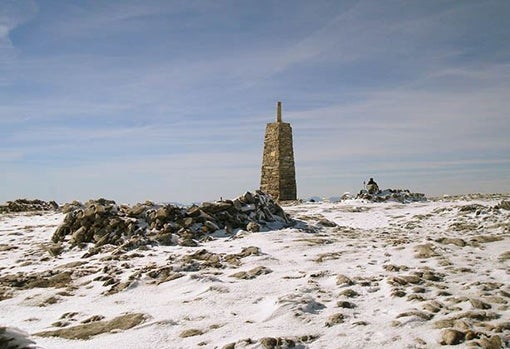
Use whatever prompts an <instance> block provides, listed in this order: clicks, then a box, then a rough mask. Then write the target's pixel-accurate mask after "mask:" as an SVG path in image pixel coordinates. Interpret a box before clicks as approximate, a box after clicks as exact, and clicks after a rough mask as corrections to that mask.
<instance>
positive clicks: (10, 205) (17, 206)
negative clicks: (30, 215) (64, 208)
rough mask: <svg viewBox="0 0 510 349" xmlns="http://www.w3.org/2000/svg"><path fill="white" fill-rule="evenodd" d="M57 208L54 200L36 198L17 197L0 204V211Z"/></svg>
mask: <svg viewBox="0 0 510 349" xmlns="http://www.w3.org/2000/svg"><path fill="white" fill-rule="evenodd" d="M57 209H58V204H57V203H56V202H55V201H50V202H46V201H42V200H38V199H36V200H28V199H18V200H14V201H7V202H6V203H5V205H0V213H10V212H31V211H55V210H57Z"/></svg>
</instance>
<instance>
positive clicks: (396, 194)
mask: <svg viewBox="0 0 510 349" xmlns="http://www.w3.org/2000/svg"><path fill="white" fill-rule="evenodd" d="M356 199H365V200H369V201H373V202H387V201H396V202H401V203H409V202H419V201H427V198H426V197H425V194H422V193H411V192H410V191H409V190H408V189H385V190H382V191H379V192H377V193H376V194H369V193H368V191H366V190H362V191H360V192H359V194H358V195H357V196H356Z"/></svg>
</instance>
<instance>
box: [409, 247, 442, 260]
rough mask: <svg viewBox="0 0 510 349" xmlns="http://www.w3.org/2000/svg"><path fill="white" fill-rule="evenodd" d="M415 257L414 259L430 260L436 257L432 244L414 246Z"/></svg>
mask: <svg viewBox="0 0 510 349" xmlns="http://www.w3.org/2000/svg"><path fill="white" fill-rule="evenodd" d="M414 249H415V252H416V254H415V257H416V258H430V257H436V256H438V254H437V253H436V251H435V247H434V245H433V244H430V243H428V244H423V245H417V246H415V248H414Z"/></svg>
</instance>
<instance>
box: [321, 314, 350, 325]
mask: <svg viewBox="0 0 510 349" xmlns="http://www.w3.org/2000/svg"><path fill="white" fill-rule="evenodd" d="M344 318H345V316H344V315H343V314H342V313H336V314H333V315H331V316H330V317H329V318H328V320H327V321H326V324H325V326H326V327H331V326H334V325H337V324H341V323H343V322H344Z"/></svg>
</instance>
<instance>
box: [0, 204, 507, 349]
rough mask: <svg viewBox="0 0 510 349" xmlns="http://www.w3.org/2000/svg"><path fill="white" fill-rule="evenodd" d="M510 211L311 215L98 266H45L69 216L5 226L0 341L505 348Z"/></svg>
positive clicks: (93, 260)
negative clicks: (4, 334) (14, 337)
mask: <svg viewBox="0 0 510 349" xmlns="http://www.w3.org/2000/svg"><path fill="white" fill-rule="evenodd" d="M508 199H509V196H508V195H507V196H505V195H495V196H494V195H493V196H477V197H455V198H443V199H437V200H430V201H427V202H420V203H411V204H400V203H371V202H364V201H360V200H347V201H343V202H339V203H302V204H298V205H292V206H286V207H284V209H285V211H286V212H287V213H288V214H289V215H290V216H291V217H292V218H293V219H295V220H296V221H297V224H296V225H295V226H294V227H293V228H286V229H283V230H276V231H263V232H259V233H251V232H246V231H238V232H237V233H236V234H235V235H233V236H229V237H219V238H214V239H211V241H208V242H202V243H201V244H200V246H198V247H182V246H152V247H146V248H139V249H136V250H132V251H129V252H126V253H119V252H118V250H116V249H115V248H114V247H112V248H111V249H110V251H106V252H103V253H100V254H95V255H92V256H84V255H85V253H86V251H87V250H86V249H78V248H76V247H74V248H69V247H66V248H65V249H64V251H63V252H62V253H60V254H59V255H58V256H56V257H53V256H52V254H51V253H49V251H48V243H49V242H50V239H51V236H52V234H53V232H54V231H55V229H56V227H57V226H58V225H59V224H60V223H61V222H62V220H63V218H64V214H61V213H38V214H34V213H24V214H2V215H0V287H1V288H0V329H1V326H12V327H17V328H19V329H22V330H24V331H26V332H28V333H30V335H31V338H32V340H34V341H35V342H36V343H37V346H39V347H42V348H45V349H61V348H73V349H85V348H87V349H91V348H98V349H109V348H112V349H113V348H124V349H130V348H132V349H135V348H136V349H138V348H286V347H293V346H294V347H295V348H439V347H441V348H448V347H449V346H448V345H446V344H447V343H452V344H453V343H458V344H457V345H455V346H454V347H456V348H467V347H471V346H474V345H477V346H479V347H484V348H503V347H509V346H510V322H509V321H510V310H509V302H510V277H509V274H510V268H509V267H510V211H509V210H508V209H504V208H498V207H497V205H498V204H499V203H501V202H502V200H508ZM0 335H1V331H0ZM73 338H79V339H73ZM0 344H1V343H0ZM452 347H453V346H452Z"/></svg>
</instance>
